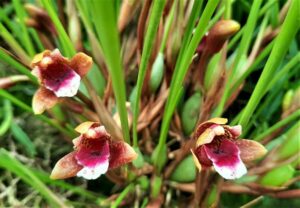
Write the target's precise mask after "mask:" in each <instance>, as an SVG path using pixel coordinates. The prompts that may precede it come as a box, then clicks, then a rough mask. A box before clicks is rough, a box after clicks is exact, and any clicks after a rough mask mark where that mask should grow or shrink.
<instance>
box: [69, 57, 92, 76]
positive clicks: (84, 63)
mask: <svg viewBox="0 0 300 208" xmlns="http://www.w3.org/2000/svg"><path fill="white" fill-rule="evenodd" d="M92 65H93V60H92V58H91V57H90V56H88V55H86V54H84V53H77V54H76V55H75V56H74V57H73V58H72V60H71V63H70V66H71V68H72V69H74V70H75V71H76V72H77V74H79V75H80V76H81V77H82V76H84V75H86V74H87V73H88V72H89V70H90V69H91V67H92Z"/></svg>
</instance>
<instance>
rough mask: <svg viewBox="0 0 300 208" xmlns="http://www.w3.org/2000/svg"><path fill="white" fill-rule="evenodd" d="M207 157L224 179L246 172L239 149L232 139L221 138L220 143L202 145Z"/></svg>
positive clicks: (236, 176) (235, 177)
mask: <svg viewBox="0 0 300 208" xmlns="http://www.w3.org/2000/svg"><path fill="white" fill-rule="evenodd" d="M204 149H205V151H206V153H207V156H208V158H209V159H210V160H211V161H212V162H213V166H214V168H215V170H216V171H217V172H218V173H219V174H220V175H221V176H222V177H223V178H225V179H237V178H240V177H242V176H243V175H245V174H246V173H247V169H246V167H245V165H244V163H243V162H242V160H241V158H240V151H239V149H238V147H237V146H236V145H235V143H233V142H232V141H230V140H228V139H222V140H221V141H220V143H210V144H206V145H204Z"/></svg>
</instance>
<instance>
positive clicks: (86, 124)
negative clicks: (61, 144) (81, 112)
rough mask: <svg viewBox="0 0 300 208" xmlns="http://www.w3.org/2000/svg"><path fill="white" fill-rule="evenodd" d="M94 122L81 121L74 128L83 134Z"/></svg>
mask: <svg viewBox="0 0 300 208" xmlns="http://www.w3.org/2000/svg"><path fill="white" fill-rule="evenodd" d="M93 124H95V122H92V121H86V122H83V123H81V124H79V125H78V126H77V127H76V128H75V131H77V132H78V133H80V134H84V133H86V132H87V131H88V129H89V128H90V127H91V126H92V125H93Z"/></svg>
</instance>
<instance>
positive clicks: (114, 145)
mask: <svg viewBox="0 0 300 208" xmlns="http://www.w3.org/2000/svg"><path fill="white" fill-rule="evenodd" d="M137 156H138V155H137V153H136V152H135V151H134V149H133V148H132V147H131V146H130V145H129V144H127V143H125V142H115V141H112V142H111V143H110V159H109V168H117V167H119V166H120V165H124V164H126V163H129V162H131V161H133V160H135V159H136V158H137Z"/></svg>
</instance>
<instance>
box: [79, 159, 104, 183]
mask: <svg viewBox="0 0 300 208" xmlns="http://www.w3.org/2000/svg"><path fill="white" fill-rule="evenodd" d="M108 166H109V162H108V160H106V161H104V162H103V163H99V164H97V165H96V166H95V167H93V168H90V167H84V168H82V170H80V171H79V172H78V173H77V176H78V177H83V178H85V179H87V180H94V179H97V178H99V177H100V176H101V175H102V174H104V173H106V172H107V170H108Z"/></svg>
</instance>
